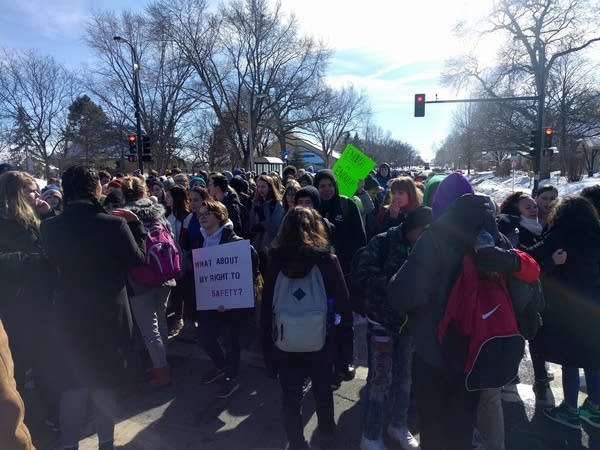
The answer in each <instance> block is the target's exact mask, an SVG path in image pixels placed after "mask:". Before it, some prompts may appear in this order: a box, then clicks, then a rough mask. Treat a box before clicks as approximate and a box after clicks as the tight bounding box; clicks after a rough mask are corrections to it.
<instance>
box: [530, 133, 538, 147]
mask: <svg viewBox="0 0 600 450" xmlns="http://www.w3.org/2000/svg"><path fill="white" fill-rule="evenodd" d="M539 138H540V133H538V131H537V130H531V137H530V139H529V146H530V147H532V148H533V149H534V150H535V149H536V148H538V147H539V145H538V141H539Z"/></svg>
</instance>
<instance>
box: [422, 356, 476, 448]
mask: <svg viewBox="0 0 600 450" xmlns="http://www.w3.org/2000/svg"><path fill="white" fill-rule="evenodd" d="M464 381H465V380H464V376H463V375H453V374H450V373H448V372H446V371H444V370H443V369H441V368H438V367H434V366H431V365H429V364H427V363H426V362H425V361H423V360H422V359H421V358H419V356H418V355H415V358H414V362H413V390H414V393H415V400H416V405H417V411H418V413H419V419H420V427H419V429H420V446H421V450H440V449H444V450H465V449H469V448H471V443H472V440H473V427H474V425H475V419H476V416H477V406H478V403H479V396H480V392H468V391H467V390H466V389H465V383H464Z"/></svg>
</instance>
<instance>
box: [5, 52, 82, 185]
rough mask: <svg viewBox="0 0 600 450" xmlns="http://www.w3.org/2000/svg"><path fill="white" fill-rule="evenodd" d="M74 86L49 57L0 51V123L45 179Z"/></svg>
mask: <svg viewBox="0 0 600 450" xmlns="http://www.w3.org/2000/svg"><path fill="white" fill-rule="evenodd" d="M75 86H76V83H75V79H74V77H73V74H72V73H70V72H69V71H67V70H66V69H65V68H64V67H63V66H62V65H60V64H59V63H58V62H57V61H56V60H55V59H54V58H53V57H51V56H44V55H40V54H38V53H36V52H34V51H25V52H9V51H7V50H3V51H2V56H1V57H0V120H2V121H3V122H5V123H6V122H9V123H12V124H13V125H14V129H15V131H17V133H16V134H17V135H19V136H20V140H21V144H22V145H25V146H26V147H25V148H24V150H25V149H26V150H27V151H28V152H29V155H30V156H31V157H33V158H35V159H38V160H39V161H40V162H41V163H42V164H43V167H44V172H45V175H46V177H48V176H49V175H50V164H51V159H52V157H53V155H54V154H55V152H56V151H57V149H58V148H59V147H60V146H61V145H62V143H63V139H64V133H63V131H64V128H65V125H66V117H67V113H68V106H69V104H70V103H71V101H72V100H73V98H74V90H75Z"/></svg>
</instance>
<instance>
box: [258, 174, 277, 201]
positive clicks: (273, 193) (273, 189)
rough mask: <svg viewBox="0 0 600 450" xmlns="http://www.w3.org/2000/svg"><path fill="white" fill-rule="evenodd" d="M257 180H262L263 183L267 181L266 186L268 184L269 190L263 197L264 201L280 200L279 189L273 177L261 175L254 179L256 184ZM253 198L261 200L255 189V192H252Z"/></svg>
mask: <svg viewBox="0 0 600 450" xmlns="http://www.w3.org/2000/svg"><path fill="white" fill-rule="evenodd" d="M259 181H264V182H265V183H267V186H269V192H268V193H267V198H266V199H265V202H268V201H269V200H276V201H280V200H281V191H280V190H278V189H277V186H276V185H275V181H274V180H273V177H271V176H269V175H261V176H259V177H258V178H257V179H256V184H258V182H259ZM254 199H255V200H258V201H262V199H261V198H260V195H258V190H257V191H256V194H254Z"/></svg>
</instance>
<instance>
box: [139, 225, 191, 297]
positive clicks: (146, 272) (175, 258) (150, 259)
mask: <svg viewBox="0 0 600 450" xmlns="http://www.w3.org/2000/svg"><path fill="white" fill-rule="evenodd" d="M144 226H145V227H146V231H147V232H148V234H147V236H146V260H145V262H144V264H142V265H141V266H137V267H134V268H133V269H131V276H132V277H133V279H134V280H135V281H137V282H138V283H141V284H147V285H149V286H160V285H162V284H163V283H165V282H167V281H169V280H172V279H173V278H178V277H179V275H180V274H181V262H180V260H179V251H178V250H177V246H176V244H175V241H174V239H173V236H172V235H171V231H170V230H169V227H168V226H167V225H166V224H165V223H163V222H161V221H156V222H152V223H149V224H146V223H145V224H144Z"/></svg>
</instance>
